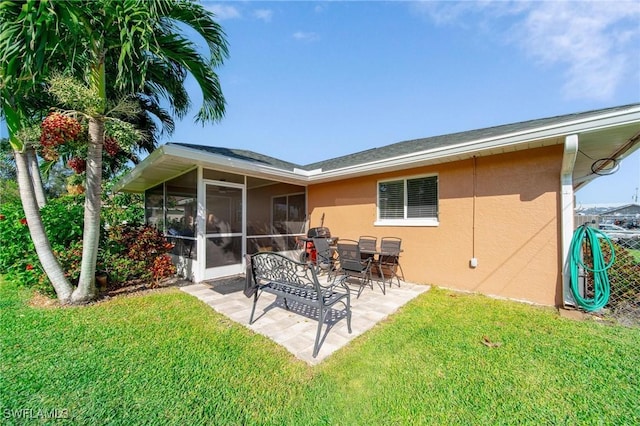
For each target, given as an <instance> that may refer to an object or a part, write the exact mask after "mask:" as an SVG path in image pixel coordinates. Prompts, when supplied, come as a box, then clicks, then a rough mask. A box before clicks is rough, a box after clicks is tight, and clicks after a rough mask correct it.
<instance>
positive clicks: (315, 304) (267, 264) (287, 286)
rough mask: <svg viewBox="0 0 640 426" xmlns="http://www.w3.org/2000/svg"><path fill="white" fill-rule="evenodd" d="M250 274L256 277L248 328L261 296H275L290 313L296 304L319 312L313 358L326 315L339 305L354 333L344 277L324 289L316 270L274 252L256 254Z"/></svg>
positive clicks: (252, 257) (349, 300)
mask: <svg viewBox="0 0 640 426" xmlns="http://www.w3.org/2000/svg"><path fill="white" fill-rule="evenodd" d="M251 273H252V276H253V286H254V290H255V291H254V292H253V308H252V309H251V318H250V319H249V324H252V323H253V315H254V313H255V310H256V303H257V302H258V298H259V297H260V294H262V292H267V293H271V294H275V295H276V296H277V297H281V298H283V299H284V305H285V307H286V308H287V309H289V301H295V302H297V303H301V304H303V305H307V306H309V307H312V308H316V309H317V310H318V318H317V320H318V331H317V333H316V341H315V344H314V346H313V357H314V358H315V357H316V356H317V355H318V350H319V344H320V333H321V331H322V324H323V323H324V320H325V318H326V314H327V312H328V311H329V309H331V308H332V307H333V306H334V305H335V304H336V303H338V302H340V303H342V304H343V305H344V307H345V309H346V317H347V327H348V330H349V333H351V298H350V294H349V288H348V287H347V286H346V284H345V283H344V279H345V278H346V277H342V278H340V279H337V280H335V281H333V282H332V283H328V284H327V285H322V284H320V282H319V281H318V276H317V274H316V271H315V269H314V268H310V267H309V266H308V265H307V264H306V263H300V262H296V261H294V260H291V259H289V258H287V257H285V256H282V255H280V254H277V253H271V252H261V253H256V254H254V255H252V256H251Z"/></svg>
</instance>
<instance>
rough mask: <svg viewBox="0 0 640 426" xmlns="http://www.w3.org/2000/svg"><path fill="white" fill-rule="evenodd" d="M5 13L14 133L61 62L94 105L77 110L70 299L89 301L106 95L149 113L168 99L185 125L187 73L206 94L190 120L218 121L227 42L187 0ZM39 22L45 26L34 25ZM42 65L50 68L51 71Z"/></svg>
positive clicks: (45, 6) (1, 60) (60, 5)
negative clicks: (82, 119)
mask: <svg viewBox="0 0 640 426" xmlns="http://www.w3.org/2000/svg"><path fill="white" fill-rule="evenodd" d="M2 8H3V9H6V10H0V23H1V24H2V26H3V29H4V28H5V26H6V29H5V30H4V31H3V32H2V36H1V38H0V55H1V56H0V78H2V83H0V84H1V86H0V92H1V93H0V95H4V94H5V92H6V91H8V90H13V91H14V93H17V94H20V95H22V97H16V98H12V100H11V101H5V102H4V104H3V115H4V117H5V119H6V121H7V124H8V127H9V130H10V134H11V135H15V131H16V130H19V128H20V122H21V118H22V117H20V114H24V113H23V111H24V109H21V108H22V107H23V106H24V103H23V102H22V101H21V99H25V97H26V98H28V96H30V95H32V94H33V91H34V90H33V88H34V87H35V86H38V85H42V84H43V83H44V82H45V81H46V78H47V77H48V76H49V75H50V70H51V69H54V68H58V69H63V68H61V65H62V64H64V65H66V68H65V69H67V70H68V71H70V72H71V73H72V74H73V75H75V76H76V77H80V78H83V79H84V81H85V82H86V84H87V85H88V87H89V89H90V91H91V93H92V95H93V96H92V98H93V99H94V100H95V102H94V103H93V106H92V107H91V108H90V109H88V110H86V111H83V112H84V113H85V114H86V115H87V116H88V122H89V146H88V153H87V170H86V173H87V175H86V179H87V187H86V198H85V200H86V201H85V214H84V236H83V255H82V265H81V274H80V279H79V283H78V287H77V288H76V289H75V290H74V291H73V294H72V295H71V301H72V302H74V303H82V302H86V301H88V300H91V299H92V298H94V296H95V283H94V281H95V267H96V258H97V253H98V237H99V229H100V191H101V181H102V145H103V142H104V134H105V121H106V120H107V114H108V112H109V111H108V101H109V96H108V91H109V90H113V92H114V93H116V94H118V95H119V96H123V97H126V96H132V97H135V98H136V99H138V100H139V101H140V102H145V101H146V102H148V103H149V105H158V102H157V100H158V99H166V100H167V101H168V102H169V105H170V109H171V112H172V113H173V114H174V115H176V116H178V117H182V116H184V115H185V114H186V112H187V111H188V110H189V107H190V104H189V97H188V94H187V93H186V91H185V88H184V79H185V78H186V76H187V75H188V74H190V75H192V76H193V77H194V78H195V80H196V82H197V83H198V85H199V87H200V89H201V91H202V96H203V103H202V105H201V108H200V109H199V111H198V113H197V116H196V121H199V122H202V123H205V122H214V121H217V120H220V119H221V118H222V116H223V115H224V105H225V101H224V97H223V95H222V91H221V89H220V84H219V81H218V78H217V75H216V74H215V72H214V68H216V67H217V66H219V65H221V64H222V63H223V61H224V59H225V58H226V57H227V55H228V51H227V43H226V40H225V37H224V33H223V31H222V29H221V28H220V26H219V25H218V24H217V23H215V22H214V19H213V18H214V16H213V15H212V14H211V13H210V12H207V11H206V10H205V9H204V8H203V7H202V6H200V5H198V4H195V3H192V2H191V1H186V0H156V1H141V0H124V1H118V2H114V1H109V0H92V1H81V2H77V1H56V2H48V1H42V2H37V1H35V0H27V1H26V2H25V3H24V7H23V5H20V4H13V3H12V2H8V3H7V2H5V3H2ZM40 21H42V22H43V23H44V24H43V25H41V26H33V25H32V23H34V22H40ZM185 26H187V27H190V28H191V29H192V30H194V31H195V32H196V33H197V34H199V36H200V37H202V39H203V40H204V41H205V43H206V46H207V48H208V54H209V56H208V57H205V56H203V55H201V54H200V53H199V51H198V48H197V46H196V45H195V44H194V43H193V42H192V41H190V40H189V38H188V37H187V35H186V34H185V33H184V31H183V28H184V27H185ZM25 28H26V30H25ZM5 37H6V38H5ZM9 40H10V41H9ZM15 46H26V48H22V47H18V48H16V47H15ZM47 57H49V58H52V59H53V63H47ZM107 64H109V67H108V66H107ZM111 64H115V67H114V68H111V67H110V65H111ZM25 81H27V82H28V84H26V83H24V82H25ZM7 94H8V93H7ZM16 111H18V113H15V112H16ZM12 146H14V150H16V148H19V149H21V148H22V146H21V144H20V141H19V140H17V139H16V138H15V137H14V140H12ZM47 273H48V272H47ZM54 287H55V285H54ZM56 290H57V289H56ZM59 296H60V293H59ZM61 300H62V299H61Z"/></svg>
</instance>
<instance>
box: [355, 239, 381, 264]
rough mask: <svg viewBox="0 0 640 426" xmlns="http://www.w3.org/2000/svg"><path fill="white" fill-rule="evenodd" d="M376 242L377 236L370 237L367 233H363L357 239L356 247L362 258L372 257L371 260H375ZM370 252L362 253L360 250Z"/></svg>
mask: <svg viewBox="0 0 640 426" xmlns="http://www.w3.org/2000/svg"><path fill="white" fill-rule="evenodd" d="M377 244H378V238H377V237H371V236H369V235H363V236H362V237H360V239H359V240H358V247H359V248H360V254H361V257H362V260H367V258H372V262H374V261H375V254H374V253H375V251H376V250H377V249H376V245H377ZM363 251H364V252H371V253H362V252H363Z"/></svg>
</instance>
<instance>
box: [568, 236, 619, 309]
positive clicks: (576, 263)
mask: <svg viewBox="0 0 640 426" xmlns="http://www.w3.org/2000/svg"><path fill="white" fill-rule="evenodd" d="M585 238H586V244H587V249H590V250H591V256H590V258H591V259H593V267H590V266H587V265H586V264H585V263H584V261H583V256H582V245H583V242H584V240H585ZM600 239H604V240H605V241H606V242H607V243H608V244H609V247H610V249H611V259H609V263H607V264H605V261H604V256H603V254H602V248H601V247H600V241H599V240H600ZM569 250H570V252H571V263H570V267H571V293H572V294H573V298H574V299H575V301H576V303H577V304H578V306H580V307H581V308H583V309H584V310H586V311H587V312H593V311H597V310H598V309H601V308H603V307H604V306H605V305H606V304H607V302H608V301H609V295H610V294H611V285H610V284H609V274H608V273H607V269H609V268H610V267H611V266H612V265H613V262H614V261H615V252H614V249H613V243H612V242H611V240H610V239H609V237H608V236H607V234H605V233H604V232H602V231H600V230H598V229H595V228H592V227H590V226H588V225H582V226H579V227H578V229H576V231H575V232H574V233H573V239H572V240H571V246H570V248H569ZM585 257H586V258H587V259H589V256H585ZM579 268H582V269H583V270H584V271H585V273H586V272H589V273H591V274H593V298H587V297H583V296H581V295H580V291H579V289H578V278H579V276H578V275H579V274H578V271H579Z"/></svg>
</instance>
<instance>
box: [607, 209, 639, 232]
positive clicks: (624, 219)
mask: <svg viewBox="0 0 640 426" xmlns="http://www.w3.org/2000/svg"><path fill="white" fill-rule="evenodd" d="M600 222H602V223H613V224H615V225H619V226H624V227H626V228H639V227H640V205H639V204H626V205H624V206H620V207H615V208H612V209H608V210H607V211H604V212H602V213H600Z"/></svg>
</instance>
